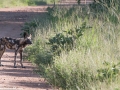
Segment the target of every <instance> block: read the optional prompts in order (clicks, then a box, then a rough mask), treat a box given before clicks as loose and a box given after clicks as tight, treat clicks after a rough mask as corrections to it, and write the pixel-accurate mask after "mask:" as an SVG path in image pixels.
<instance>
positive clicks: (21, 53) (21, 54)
mask: <svg viewBox="0 0 120 90" xmlns="http://www.w3.org/2000/svg"><path fill="white" fill-rule="evenodd" d="M19 53H20V64H21V67H22V68H25V67H24V66H23V64H22V61H23V58H22V57H23V51H22V50H21V51H19Z"/></svg>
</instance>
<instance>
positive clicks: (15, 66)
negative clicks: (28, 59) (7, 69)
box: [14, 50, 18, 68]
mask: <svg viewBox="0 0 120 90" xmlns="http://www.w3.org/2000/svg"><path fill="white" fill-rule="evenodd" d="M17 53H18V52H17V50H15V57H14V68H17V67H16V57H17Z"/></svg>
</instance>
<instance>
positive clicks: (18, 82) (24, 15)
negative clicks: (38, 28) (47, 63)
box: [0, 6, 53, 90]
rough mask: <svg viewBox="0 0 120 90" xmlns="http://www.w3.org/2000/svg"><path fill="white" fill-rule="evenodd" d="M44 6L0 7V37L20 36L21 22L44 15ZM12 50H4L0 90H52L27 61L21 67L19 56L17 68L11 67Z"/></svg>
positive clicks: (0, 68)
mask: <svg viewBox="0 0 120 90" xmlns="http://www.w3.org/2000/svg"><path fill="white" fill-rule="evenodd" d="M45 8H46V6H37V7H20V8H2V9H0V37H4V36H7V37H12V38H17V37H20V33H21V27H22V26H23V24H24V23H25V22H27V21H29V20H31V19H33V18H35V17H36V16H41V17H42V16H44V13H45V12H46V11H45ZM13 60H14V51H13V50H6V52H5V53H4V55H3V57H2V64H3V65H4V66H2V67H0V90H53V89H52V88H51V87H50V86H49V84H48V83H47V82H46V81H45V79H44V78H42V77H41V76H39V75H37V74H36V73H35V72H34V71H33V70H34V68H35V66H34V65H32V64H31V63H30V62H28V61H24V62H23V64H24V66H26V68H21V67H20V64H19V56H18V59H17V61H18V62H17V68H13Z"/></svg>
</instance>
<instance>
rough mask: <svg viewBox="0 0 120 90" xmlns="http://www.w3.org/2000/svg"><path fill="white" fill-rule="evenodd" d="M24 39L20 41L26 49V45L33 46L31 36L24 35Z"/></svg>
mask: <svg viewBox="0 0 120 90" xmlns="http://www.w3.org/2000/svg"><path fill="white" fill-rule="evenodd" d="M23 37H24V38H23V39H21V40H20V44H21V45H23V46H24V47H25V46H26V45H30V44H32V41H31V34H28V33H26V32H24V33H23Z"/></svg>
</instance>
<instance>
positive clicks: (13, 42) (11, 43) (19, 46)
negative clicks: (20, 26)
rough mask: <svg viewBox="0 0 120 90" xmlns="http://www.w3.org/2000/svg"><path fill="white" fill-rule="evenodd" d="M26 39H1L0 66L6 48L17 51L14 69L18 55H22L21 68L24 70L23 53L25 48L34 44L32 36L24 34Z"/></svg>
mask: <svg viewBox="0 0 120 90" xmlns="http://www.w3.org/2000/svg"><path fill="white" fill-rule="evenodd" d="M23 36H24V38H16V39H14V38H9V37H3V38H0V66H2V64H1V57H2V55H3V54H4V52H5V50H6V48H8V49H13V50H15V57H14V68H16V57H17V53H18V52H19V53H20V64H21V67H22V68H24V66H23V64H22V53H23V50H24V48H25V47H26V46H27V45H29V44H32V42H31V35H28V34H27V33H26V32H24V33H23Z"/></svg>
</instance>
